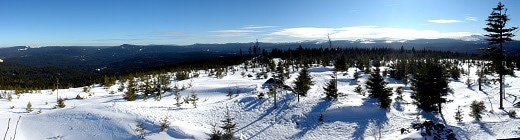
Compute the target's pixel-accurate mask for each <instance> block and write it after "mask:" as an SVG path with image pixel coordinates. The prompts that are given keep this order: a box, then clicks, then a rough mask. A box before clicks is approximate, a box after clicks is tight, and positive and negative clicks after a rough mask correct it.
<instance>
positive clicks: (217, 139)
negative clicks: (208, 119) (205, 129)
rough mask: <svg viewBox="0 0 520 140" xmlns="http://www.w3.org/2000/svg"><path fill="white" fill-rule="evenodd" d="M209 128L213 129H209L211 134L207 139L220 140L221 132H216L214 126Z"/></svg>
mask: <svg viewBox="0 0 520 140" xmlns="http://www.w3.org/2000/svg"><path fill="white" fill-rule="evenodd" d="M211 126H212V127H213V128H212V129H211V134H209V139H210V140H222V131H220V130H217V127H216V126H217V125H216V124H211Z"/></svg>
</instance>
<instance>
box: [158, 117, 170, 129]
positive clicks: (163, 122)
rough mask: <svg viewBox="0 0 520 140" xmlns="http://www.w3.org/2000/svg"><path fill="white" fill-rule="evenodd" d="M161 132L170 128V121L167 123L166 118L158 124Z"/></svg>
mask: <svg viewBox="0 0 520 140" xmlns="http://www.w3.org/2000/svg"><path fill="white" fill-rule="evenodd" d="M159 123H160V125H161V131H165V130H166V129H167V128H168V127H170V121H168V116H166V117H165V118H163V119H162V120H161V121H160V122H159Z"/></svg>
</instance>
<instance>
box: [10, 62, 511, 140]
mask: <svg viewBox="0 0 520 140" xmlns="http://www.w3.org/2000/svg"><path fill="white" fill-rule="evenodd" d="M236 67H237V68H238V67H239V66H236ZM462 68H467V66H462ZM332 70H333V68H332V67H312V68H310V69H309V71H310V72H311V75H312V77H313V78H312V80H313V81H314V85H313V86H312V88H311V90H310V91H309V93H308V96H307V97H300V101H299V102H298V101H297V96H295V94H293V93H291V92H289V91H281V92H279V93H278V102H277V108H276V109H274V108H273V106H274V99H273V98H268V99H258V97H257V94H258V93H259V92H267V89H262V84H263V83H264V82H265V81H266V79H256V78H255V77H247V76H246V77H242V76H241V74H240V73H241V72H242V71H244V70H238V71H237V72H236V73H235V74H233V73H231V72H229V73H228V74H227V76H225V77H224V78H222V79H217V78H213V77H208V76H207V75H206V74H204V73H205V72H204V71H199V73H201V75H200V77H197V78H193V79H191V80H190V79H188V80H183V81H177V82H175V81H174V82H172V84H171V87H173V85H174V84H177V85H179V86H183V85H184V86H186V87H187V86H188V85H189V83H191V84H192V87H191V88H187V89H186V90H183V91H181V94H182V95H183V97H185V96H188V95H189V94H191V92H192V91H194V92H195V93H197V94H198V97H199V98H200V99H199V101H198V107H197V108H194V107H193V105H191V104H183V105H182V106H181V107H176V106H175V103H176V101H175V99H174V96H173V91H168V92H167V93H166V94H164V95H163V99H162V100H160V101H156V100H154V99H153V98H149V99H147V100H142V98H139V99H137V100H136V101H130V102H129V101H126V100H125V99H123V94H124V93H123V92H117V88H118V87H119V83H117V84H116V85H113V86H112V87H110V88H109V89H104V88H103V87H101V86H99V85H94V88H92V89H91V91H90V95H89V94H88V93H84V92H83V88H82V87H80V88H71V89H59V90H58V91H51V90H43V91H41V93H24V94H21V95H20V96H17V95H15V94H13V95H12V97H13V99H12V101H8V100H7V99H6V98H4V99H0V114H2V115H1V116H0V133H2V134H4V133H5V135H6V138H5V139H10V138H14V137H16V138H15V139H17V140H38V139H69V140H94V139H96V140H131V139H139V137H138V134H137V132H135V128H136V121H141V122H143V123H144V127H145V129H146V137H145V138H146V139H155V140H164V139H208V138H209V136H208V135H209V134H210V132H211V128H212V127H211V124H218V125H221V124H222V123H221V120H223V119H224V115H225V114H224V113H225V110H226V108H228V109H229V110H230V112H231V113H230V114H231V116H232V117H234V118H235V120H234V122H235V123H237V127H236V129H235V131H234V132H235V137H236V138H237V139H267V140H277V139H312V140H326V139H379V138H381V139H414V138H415V139H421V138H422V136H421V134H420V131H417V130H414V129H412V128H411V123H412V122H417V121H419V122H423V121H424V120H433V121H434V122H436V123H437V122H439V123H444V124H446V125H447V127H448V128H449V129H452V130H453V131H454V133H455V134H456V135H457V138H458V139H497V138H512V137H520V119H517V118H510V117H509V116H508V115H507V112H508V111H510V110H515V111H516V112H520V109H519V108H518V107H516V108H515V107H514V106H513V104H514V103H516V102H518V101H519V100H518V99H517V97H518V96H520V78H519V77H511V76H506V78H505V79H506V81H505V84H506V86H505V92H506V94H507V95H506V96H505V100H504V107H505V109H504V110H499V109H498V105H499V96H498V83H497V84H486V85H484V86H483V91H478V85H476V84H473V86H471V87H469V88H468V87H467V86H466V84H465V81H466V79H467V78H468V77H469V78H471V79H473V80H474V79H477V76H476V75H475V73H474V72H475V71H476V70H475V69H474V67H472V70H471V74H470V75H469V76H466V75H462V76H461V78H460V79H459V80H458V81H454V80H450V81H451V82H450V84H449V86H450V87H451V88H452V89H453V91H454V94H450V95H448V96H447V98H448V99H452V100H454V101H453V102H450V103H447V104H446V105H444V106H443V112H442V114H436V113H425V112H420V111H418V110H417V109H416V107H415V105H412V104H410V103H411V102H412V100H411V98H410V93H411V92H412V91H411V90H410V88H409V86H405V85H404V84H403V83H402V82H400V81H397V80H394V79H389V78H388V79H386V81H387V82H389V84H388V86H389V87H392V88H394V89H395V88H396V87H398V86H404V87H405V88H404V89H405V90H404V98H403V99H404V100H397V99H396V98H397V95H396V94H395V93H394V95H393V97H392V99H393V101H392V104H391V107H390V109H389V110H388V111H386V110H383V109H380V108H379V105H378V102H377V100H376V99H371V98H369V97H367V96H362V95H360V94H358V93H355V92H354V88H355V87H356V86H357V84H358V82H359V83H360V84H361V85H363V88H364V83H365V81H366V79H367V78H368V74H362V77H361V78H360V79H358V81H355V80H353V73H354V68H351V69H349V71H348V72H342V73H339V74H338V75H339V76H338V88H339V92H341V93H343V95H344V96H342V97H340V98H339V100H337V101H330V100H329V99H326V98H325V95H324V92H323V87H324V85H325V83H326V82H327V81H328V80H329V79H330V75H331V74H332ZM255 71H256V72H258V71H259V69H255ZM244 72H245V73H246V75H247V74H252V75H254V74H255V73H253V72H252V70H251V69H250V70H249V71H248V72H246V71H244ZM515 72H516V73H515V74H516V75H520V72H519V71H515ZM297 75H298V74H297V72H293V73H291V77H290V79H288V80H286V81H285V82H286V83H287V84H290V85H292V82H293V81H294V79H295V78H296V77H297ZM236 87H238V89H239V90H240V94H238V95H237V96H235V97H233V98H232V99H229V97H227V96H226V94H227V90H228V89H229V88H231V89H236ZM109 91H115V92H116V93H115V94H109ZM57 94H58V95H57ZM78 94H80V96H82V97H85V98H86V99H83V100H79V99H76V96H77V95H78ZM57 96H60V97H63V98H65V99H66V101H65V104H66V107H65V108H62V109H53V107H54V106H55V105H56V98H57ZM266 97H268V96H267V95H266ZM473 100H477V101H484V103H485V106H486V110H485V111H484V112H485V113H484V115H483V119H482V120H481V121H475V120H474V119H473V118H472V117H470V116H469V115H468V112H469V111H470V108H469V106H470V104H471V102H472V101H473ZM28 102H31V103H32V108H33V110H34V111H32V112H31V113H27V112H26V106H27V103H28ZM458 106H460V107H461V109H462V110H463V121H462V122H457V121H456V120H455V118H454V115H455V111H456V109H457V107H458ZM320 114H321V115H323V122H320V121H319V120H318V118H319V116H320ZM19 116H21V119H20V121H19V124H18V125H16V124H17V120H18V118H19ZM9 118H10V119H11V120H10V121H9V124H8V120H9ZM164 118H167V119H168V120H169V121H170V122H171V123H170V126H169V128H168V129H167V130H166V131H164V132H162V131H161V129H160V126H159V122H160V120H161V119H164ZM8 127H9V128H8ZM16 127H17V128H16ZM401 128H408V129H409V130H410V132H409V133H405V134H401V132H400V129H401ZM7 129H8V131H7ZM6 131H7V133H6ZM15 132H16V135H15ZM427 138H429V139H430V138H431V137H427Z"/></svg>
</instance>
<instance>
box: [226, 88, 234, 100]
mask: <svg viewBox="0 0 520 140" xmlns="http://www.w3.org/2000/svg"><path fill="white" fill-rule="evenodd" d="M227 92H228V94H227V95H226V96H228V97H229V99H230V100H231V98H233V91H232V90H231V88H228V90H227Z"/></svg>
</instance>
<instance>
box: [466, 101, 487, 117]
mask: <svg viewBox="0 0 520 140" xmlns="http://www.w3.org/2000/svg"><path fill="white" fill-rule="evenodd" d="M470 108H471V111H470V112H469V116H471V117H473V118H475V120H477V121H480V119H482V113H483V111H484V109H486V106H484V102H483V101H476V100H474V101H473V102H471V106H470Z"/></svg>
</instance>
